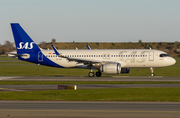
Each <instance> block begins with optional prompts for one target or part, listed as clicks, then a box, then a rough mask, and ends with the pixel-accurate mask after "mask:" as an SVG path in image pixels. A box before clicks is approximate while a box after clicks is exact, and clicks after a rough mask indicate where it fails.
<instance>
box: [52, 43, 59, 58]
mask: <svg viewBox="0 0 180 118" xmlns="http://www.w3.org/2000/svg"><path fill="white" fill-rule="evenodd" d="M51 46H52V48H53V50H54V52H55V54H56V55H58V56H60V54H59V52H58V51H57V49H56V48H55V47H54V46H53V45H51Z"/></svg>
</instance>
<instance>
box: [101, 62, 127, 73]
mask: <svg viewBox="0 0 180 118" xmlns="http://www.w3.org/2000/svg"><path fill="white" fill-rule="evenodd" d="M100 71H101V72H103V73H104V74H120V73H129V72H130V68H121V65H120V64H119V63H107V64H104V65H102V66H101V67H100Z"/></svg>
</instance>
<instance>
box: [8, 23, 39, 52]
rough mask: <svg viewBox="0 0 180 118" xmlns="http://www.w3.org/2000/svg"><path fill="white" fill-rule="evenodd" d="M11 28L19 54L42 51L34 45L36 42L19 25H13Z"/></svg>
mask: <svg viewBox="0 0 180 118" xmlns="http://www.w3.org/2000/svg"><path fill="white" fill-rule="evenodd" d="M11 28H12V32H13V36H14V41H15V44H16V49H17V52H32V51H40V48H39V47H38V46H37V45H36V44H35V43H34V41H33V40H32V39H31V38H30V37H29V36H28V34H27V33H26V32H25V31H24V30H23V28H22V27H21V26H20V25H19V24H18V23H11Z"/></svg>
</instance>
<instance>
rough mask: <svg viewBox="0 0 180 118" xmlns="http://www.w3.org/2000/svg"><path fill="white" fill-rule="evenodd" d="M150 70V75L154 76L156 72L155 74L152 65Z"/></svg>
mask: <svg viewBox="0 0 180 118" xmlns="http://www.w3.org/2000/svg"><path fill="white" fill-rule="evenodd" d="M150 70H151V75H150V76H151V77H154V76H155V74H154V71H153V68H152V67H151V68H150Z"/></svg>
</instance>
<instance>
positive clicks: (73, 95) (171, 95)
mask: <svg viewBox="0 0 180 118" xmlns="http://www.w3.org/2000/svg"><path fill="white" fill-rule="evenodd" d="M0 100H60V101H164V102H166V101H173V102H179V101H180V88H120V89H117V88H116V89H84V90H46V91H21V92H0Z"/></svg>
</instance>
